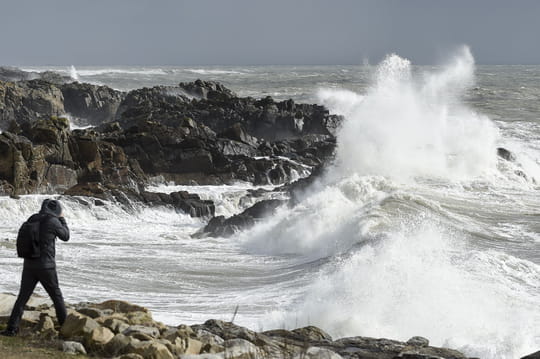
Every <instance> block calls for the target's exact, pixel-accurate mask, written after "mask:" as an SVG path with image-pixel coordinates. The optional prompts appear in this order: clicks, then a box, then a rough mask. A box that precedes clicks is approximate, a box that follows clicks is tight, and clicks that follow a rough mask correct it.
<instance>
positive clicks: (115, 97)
mask: <svg viewBox="0 0 540 359" xmlns="http://www.w3.org/2000/svg"><path fill="white" fill-rule="evenodd" d="M60 89H61V91H62V95H63V97H64V109H65V110H66V112H68V113H69V114H71V115H72V116H74V117H76V118H79V119H81V120H82V121H83V123H86V124H90V125H99V124H102V123H104V122H110V121H113V120H114V119H115V116H116V111H117V110H118V107H119V106H120V103H121V102H122V100H123V98H124V96H125V94H124V93H122V92H120V91H116V90H113V89H111V88H110V87H107V86H97V85H91V84H87V83H78V82H72V83H68V84H64V85H62V86H61V87H60Z"/></svg>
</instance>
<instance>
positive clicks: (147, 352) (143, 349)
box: [134, 342, 175, 359]
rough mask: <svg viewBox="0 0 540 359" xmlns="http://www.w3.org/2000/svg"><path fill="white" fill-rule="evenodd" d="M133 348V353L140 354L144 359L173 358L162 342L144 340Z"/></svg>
mask: <svg viewBox="0 0 540 359" xmlns="http://www.w3.org/2000/svg"><path fill="white" fill-rule="evenodd" d="M134 350H135V351H134V353H136V354H139V355H142V356H143V357H144V358H145V359H175V357H174V356H173V355H172V353H171V352H170V351H169V349H167V347H166V346H165V345H164V344H161V343H157V342H144V344H140V345H138V346H137V347H135V348H134Z"/></svg>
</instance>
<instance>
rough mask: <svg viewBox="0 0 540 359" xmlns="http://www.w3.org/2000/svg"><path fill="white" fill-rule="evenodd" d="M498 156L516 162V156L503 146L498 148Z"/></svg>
mask: <svg viewBox="0 0 540 359" xmlns="http://www.w3.org/2000/svg"><path fill="white" fill-rule="evenodd" d="M497 156H499V157H500V158H502V159H505V160H507V161H510V162H514V161H515V160H516V156H515V155H514V154H513V153H512V152H510V151H509V150H507V149H506V148H503V147H499V148H497Z"/></svg>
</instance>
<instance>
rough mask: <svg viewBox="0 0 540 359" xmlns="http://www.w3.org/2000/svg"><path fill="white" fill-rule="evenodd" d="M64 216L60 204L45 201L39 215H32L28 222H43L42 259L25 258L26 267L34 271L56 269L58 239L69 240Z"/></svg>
mask: <svg viewBox="0 0 540 359" xmlns="http://www.w3.org/2000/svg"><path fill="white" fill-rule="evenodd" d="M60 214H62V207H61V205H60V202H58V201H56V200H45V201H43V204H42V205H41V210H40V211H39V213H37V214H34V215H32V216H31V217H30V218H29V219H28V220H29V221H31V222H33V221H39V222H41V224H40V227H39V241H40V246H39V249H40V257H39V258H25V259H24V267H25V268H32V269H50V268H56V260H55V255H56V249H55V239H56V237H58V238H60V239H61V240H63V241H65V242H67V241H68V240H69V228H68V226H67V224H66V220H65V219H64V217H60Z"/></svg>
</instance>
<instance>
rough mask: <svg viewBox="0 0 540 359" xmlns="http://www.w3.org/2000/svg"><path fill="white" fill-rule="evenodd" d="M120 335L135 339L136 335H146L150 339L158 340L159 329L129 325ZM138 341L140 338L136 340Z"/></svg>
mask: <svg viewBox="0 0 540 359" xmlns="http://www.w3.org/2000/svg"><path fill="white" fill-rule="evenodd" d="M122 334H124V335H128V336H132V337H135V338H136V336H135V335H137V334H144V335H147V336H148V337H150V338H158V337H159V334H160V333H159V329H158V328H154V327H147V326H143V325H131V326H129V327H128V328H127V329H125V330H124V331H123V332H122ZM137 339H140V338H137Z"/></svg>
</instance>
